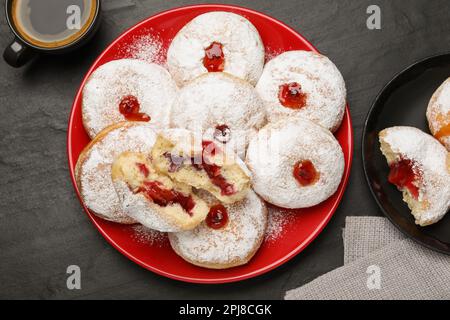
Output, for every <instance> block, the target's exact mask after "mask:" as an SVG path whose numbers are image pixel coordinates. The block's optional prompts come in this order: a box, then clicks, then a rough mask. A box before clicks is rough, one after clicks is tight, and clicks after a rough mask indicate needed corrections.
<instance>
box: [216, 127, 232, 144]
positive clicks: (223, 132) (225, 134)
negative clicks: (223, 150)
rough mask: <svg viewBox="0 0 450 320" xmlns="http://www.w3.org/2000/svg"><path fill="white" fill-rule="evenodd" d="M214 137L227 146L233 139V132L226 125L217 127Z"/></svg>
mask: <svg viewBox="0 0 450 320" xmlns="http://www.w3.org/2000/svg"><path fill="white" fill-rule="evenodd" d="M213 136H214V139H216V140H217V141H219V142H220V143H224V144H225V143H227V142H228V141H230V139H231V130H230V128H229V127H228V126H227V125H226V124H221V125H218V126H216V128H215V129H214V135H213Z"/></svg>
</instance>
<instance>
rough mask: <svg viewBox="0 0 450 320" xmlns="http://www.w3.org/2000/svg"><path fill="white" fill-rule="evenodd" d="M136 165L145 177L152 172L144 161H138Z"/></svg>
mask: <svg viewBox="0 0 450 320" xmlns="http://www.w3.org/2000/svg"><path fill="white" fill-rule="evenodd" d="M136 166H137V167H138V169H139V171H140V172H141V173H142V174H143V175H144V177H146V178H147V177H148V175H149V174H150V171H149V170H148V168H147V166H146V165H145V164H143V163H136Z"/></svg>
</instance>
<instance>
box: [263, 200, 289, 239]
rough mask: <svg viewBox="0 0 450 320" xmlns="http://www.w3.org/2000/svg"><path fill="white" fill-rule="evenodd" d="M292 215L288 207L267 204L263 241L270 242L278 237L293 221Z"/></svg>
mask: <svg viewBox="0 0 450 320" xmlns="http://www.w3.org/2000/svg"><path fill="white" fill-rule="evenodd" d="M294 215H295V213H293V212H292V211H289V210H288V209H283V208H278V207H273V206H269V216H268V222H267V230H266V236H265V241H266V242H269V243H270V242H274V241H275V240H277V239H278V238H280V237H281V236H282V235H283V233H284V232H285V230H286V227H287V226H289V225H290V224H291V223H292V222H293V220H294Z"/></svg>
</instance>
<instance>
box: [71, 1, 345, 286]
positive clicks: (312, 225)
mask: <svg viewBox="0 0 450 320" xmlns="http://www.w3.org/2000/svg"><path fill="white" fill-rule="evenodd" d="M215 10H222V11H231V12H234V13H237V14H240V15H242V16H245V17H246V18H247V19H249V20H250V21H251V22H252V23H253V24H254V25H255V26H256V28H257V29H258V31H259V33H260V34H261V37H262V40H263V42H264V44H265V46H266V49H267V51H270V52H277V53H280V52H283V51H287V50H309V51H317V50H316V49H315V48H314V47H313V46H312V45H311V44H310V43H309V42H308V41H307V40H306V39H305V38H303V37H302V36H301V35H300V34H298V33H297V32H296V31H294V30H293V29H291V28H290V27H288V26H286V25H285V24H283V23H282V22H280V21H278V20H275V19H274V18H271V17H268V16H266V15H264V14H262V13H259V12H256V11H253V10H249V9H245V8H240V7H235V6H228V5H197V6H189V7H182V8H177V9H172V10H169V11H165V12H162V13H160V14H157V15H155V16H153V17H150V18H148V19H146V20H144V21H142V22H141V23H138V24H137V25H135V26H134V27H132V28H130V29H129V30H127V31H126V32H125V33H123V34H122V35H121V36H120V37H118V38H117V39H116V40H115V41H114V42H113V43H112V44H111V45H110V46H109V47H108V48H107V49H106V50H105V51H104V52H103V53H102V54H101V55H100V57H98V59H97V60H96V61H95V62H94V64H93V65H92V67H91V68H90V70H89V71H88V73H87V75H86V76H85V78H84V80H83V82H82V84H81V86H80V89H79V90H78V93H77V96H76V98H75V101H74V103H73V106H72V112H71V114H70V120H69V127H68V135H67V152H68V157H69V168H70V175H71V178H72V182H73V183H74V187H75V190H76V192H77V194H78V197H79V191H78V189H77V186H76V184H75V182H74V168H75V164H76V161H77V159H78V156H79V154H80V152H81V151H82V149H83V148H84V147H85V146H86V145H87V144H88V142H89V137H88V135H87V134H86V132H85V130H84V128H83V124H82V121H81V90H82V88H83V86H84V84H85V82H86V79H87V77H89V75H90V74H91V73H92V72H93V71H94V70H95V69H96V68H97V67H99V66H100V65H102V64H104V63H106V62H108V61H111V60H114V59H118V58H123V57H126V56H125V54H126V53H124V52H127V51H126V50H123V48H124V47H125V48H126V47H127V45H130V43H132V41H133V39H135V38H136V37H138V36H141V35H142V34H143V33H144V32H149V31H148V30H151V31H150V32H152V33H155V34H157V35H159V37H160V38H161V40H162V42H163V45H164V47H166V48H167V47H168V45H169V44H170V41H171V39H172V38H173V37H174V36H175V34H176V33H177V32H178V30H180V29H181V27H183V26H184V25H185V24H186V23H187V22H188V21H190V20H191V19H193V18H194V17H195V16H197V15H199V14H201V13H205V12H209V11H215ZM336 137H337V139H338V140H339V143H340V144H341V146H342V149H343V150H344V156H345V172H344V177H343V179H342V182H341V185H340V186H339V189H338V191H337V192H336V194H334V195H333V196H332V197H331V198H329V199H328V200H327V201H325V202H323V203H321V204H320V205H318V206H315V207H313V208H308V209H303V210H297V211H298V212H297V214H295V215H293V218H292V219H290V221H289V224H288V225H287V226H285V227H284V230H283V233H282V234H281V235H280V236H278V237H277V238H276V239H275V240H273V241H266V242H264V243H263V245H262V246H261V248H260V249H259V251H258V252H257V254H256V255H255V257H254V258H253V259H252V260H251V261H250V262H249V263H248V264H247V265H244V266H241V267H235V268H231V269H227V270H209V269H204V268H200V267H196V266H194V265H191V264H189V263H187V262H185V261H184V260H183V259H181V258H180V257H178V256H177V255H176V254H175V253H174V252H173V251H172V249H171V248H170V245H169V243H168V241H167V239H165V240H164V241H163V243H162V244H161V243H158V244H149V243H145V242H142V241H136V240H135V239H134V238H133V235H134V232H135V231H134V229H133V228H132V227H131V226H124V225H120V224H115V223H111V222H107V221H105V220H102V219H100V218H98V217H96V216H94V215H93V214H91V213H90V212H89V210H88V209H87V208H86V207H84V209H85V211H86V213H87V214H88V216H89V218H90V219H91V220H92V222H93V223H94V225H95V226H96V227H97V229H98V230H99V231H100V233H101V234H102V235H103V236H104V237H105V238H106V239H107V240H108V241H109V242H110V243H111V244H112V245H113V246H114V247H115V248H116V249H117V250H119V251H120V252H121V253H122V254H123V255H125V256H126V257H128V258H129V259H131V260H132V261H134V262H136V263H137V264H139V265H141V266H142V267H144V268H147V269H149V270H151V271H153V272H156V273H158V274H160V275H163V276H166V277H169V278H172V279H177V280H182V281H187V282H196V283H225V282H234V281H239V280H243V279H247V278H251V277H255V276H257V275H260V274H263V273H265V272H268V271H270V270H272V269H274V268H276V267H277V266H279V265H281V264H283V263H284V262H286V261H288V260H289V259H291V258H292V257H294V256H295V255H296V254H298V253H299V252H300V251H302V250H303V249H304V248H305V247H306V246H308V244H310V243H311V241H312V240H313V239H314V238H315V237H316V236H317V235H318V234H319V233H320V232H321V231H322V229H323V228H324V227H325V225H326V224H327V223H328V221H329V220H330V218H331V216H332V215H333V213H334V212H335V210H336V208H337V206H338V205H339V202H340V201H341V198H342V195H343V194H344V190H345V187H346V185H347V181H348V177H349V173H350V167H351V161H352V154H353V130H352V124H351V119H350V114H349V112H348V108H347V110H346V112H345V116H344V121H343V123H342V126H341V128H340V129H339V130H338V132H337V133H336Z"/></svg>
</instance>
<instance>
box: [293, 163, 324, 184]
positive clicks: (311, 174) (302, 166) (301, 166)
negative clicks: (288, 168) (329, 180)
mask: <svg viewBox="0 0 450 320" xmlns="http://www.w3.org/2000/svg"><path fill="white" fill-rule="evenodd" d="M293 175H294V178H295V179H296V180H297V181H298V183H300V184H301V185H302V186H304V187H306V186H310V185H312V184H314V183H315V182H316V181H317V180H318V179H319V173H318V172H317V170H316V168H315V167H314V164H313V163H312V162H311V161H310V160H303V161H299V162H297V163H296V164H295V166H294V171H293Z"/></svg>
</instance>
